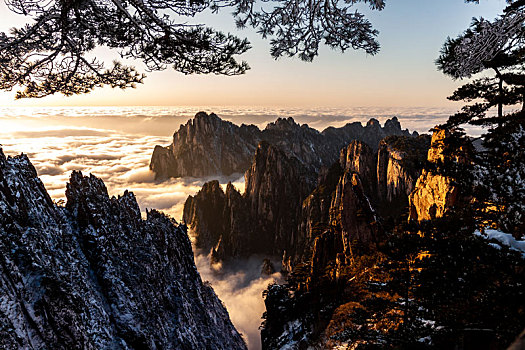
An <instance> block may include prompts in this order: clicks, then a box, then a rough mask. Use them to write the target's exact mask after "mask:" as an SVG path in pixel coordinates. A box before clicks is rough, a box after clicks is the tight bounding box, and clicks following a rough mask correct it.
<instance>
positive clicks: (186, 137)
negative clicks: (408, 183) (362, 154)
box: [150, 112, 410, 179]
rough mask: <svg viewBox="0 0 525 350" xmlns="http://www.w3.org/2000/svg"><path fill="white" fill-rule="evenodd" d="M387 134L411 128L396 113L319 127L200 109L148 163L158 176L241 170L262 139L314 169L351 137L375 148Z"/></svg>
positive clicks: (330, 159) (331, 158)
mask: <svg viewBox="0 0 525 350" xmlns="http://www.w3.org/2000/svg"><path fill="white" fill-rule="evenodd" d="M388 135H404V136H409V135H410V133H409V132H408V131H407V130H402V129H401V126H400V124H399V121H398V120H397V118H396V117H394V118H392V119H389V120H387V121H386V122H385V125H384V127H381V125H380V124H379V122H378V121H377V120H376V119H371V120H370V121H369V122H368V123H367V125H366V126H362V125H361V123H358V122H356V123H350V124H347V125H345V126H343V127H341V128H333V127H329V128H327V129H325V130H324V131H322V132H319V131H317V130H315V129H312V128H310V127H309V126H308V125H306V124H303V125H299V124H297V123H296V122H295V121H294V120H293V119H292V118H286V119H285V118H279V119H277V120H276V121H275V122H274V123H270V124H268V125H267V126H266V128H265V129H264V130H260V129H259V128H257V127H256V126H254V125H244V124H243V125H241V126H237V125H235V124H232V123H231V122H228V121H224V120H222V119H220V118H219V117H218V116H217V115H215V114H213V113H212V114H209V115H208V114H206V113H204V112H199V113H197V114H196V115H195V118H193V119H192V120H189V121H188V122H187V123H186V124H185V125H181V126H180V128H179V130H178V131H177V132H175V133H174V134H173V142H172V144H171V145H169V146H167V147H162V146H156V147H155V149H154V151H153V155H152V157H151V162H150V169H151V170H153V171H154V172H155V174H156V177H157V178H158V179H163V178H168V177H182V176H208V175H230V174H232V173H242V172H245V171H246V170H248V168H249V167H250V164H251V162H252V158H253V154H254V151H255V149H256V148H257V145H258V144H259V142H260V141H267V142H269V143H270V144H272V145H274V146H277V147H279V148H280V149H281V150H283V152H285V153H287V155H288V156H290V157H295V158H297V159H298V160H299V161H300V162H302V163H303V165H304V166H305V167H307V168H308V169H309V170H311V171H314V172H318V171H319V170H320V169H321V167H323V166H330V165H331V164H332V163H333V162H334V161H336V160H337V152H338V151H339V150H340V149H341V148H342V147H343V146H345V145H346V144H348V143H349V142H350V141H352V140H361V141H363V142H364V143H365V144H367V145H368V146H369V147H371V148H372V149H374V150H376V149H377V148H378V145H379V142H380V141H381V140H382V139H383V138H384V137H386V136H388Z"/></svg>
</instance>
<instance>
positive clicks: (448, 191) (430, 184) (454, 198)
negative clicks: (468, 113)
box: [409, 129, 460, 221]
mask: <svg viewBox="0 0 525 350" xmlns="http://www.w3.org/2000/svg"><path fill="white" fill-rule="evenodd" d="M449 136H450V134H449V132H448V131H447V130H444V129H437V130H435V131H434V133H433V135H432V141H431V146H430V149H429V150H428V157H427V160H428V162H429V163H431V164H434V165H435V164H438V163H440V162H443V161H445V160H446V156H445V154H444V146H443V145H444V143H443V142H444V140H445V139H446V138H447V137H449ZM456 160H458V159H456ZM459 200H460V198H459V189H458V187H457V186H456V185H455V184H454V181H452V180H451V178H450V177H448V176H445V175H443V174H440V173H438V172H436V171H432V170H427V169H424V170H423V172H422V173H421V176H420V177H419V178H418V179H417V182H416V185H415V189H414V191H413V192H412V193H411V194H410V196H409V202H410V214H409V219H410V220H416V221H423V220H433V219H436V218H441V217H443V215H445V213H446V212H447V211H448V210H450V209H451V208H453V207H454V206H455V205H457V204H458V202H459Z"/></svg>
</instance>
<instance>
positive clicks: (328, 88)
mask: <svg viewBox="0 0 525 350" xmlns="http://www.w3.org/2000/svg"><path fill="white" fill-rule="evenodd" d="M504 4H505V1H504V0H492V1H488V2H485V3H482V4H480V5H474V4H464V3H463V1H462V0H443V1H435V0H417V1H416V0H397V1H387V6H386V8H385V10H384V11H382V12H380V13H371V14H370V18H371V21H372V23H373V24H374V25H375V27H376V28H377V29H379V30H380V32H381V33H380V35H379V37H378V39H379V41H380V43H381V45H382V49H381V51H380V52H379V54H378V55H376V56H369V55H366V54H364V53H361V52H355V51H348V52H347V53H345V54H340V53H337V52H334V51H331V50H329V49H326V48H323V49H322V50H321V53H320V56H319V57H318V58H317V59H316V60H315V61H314V62H313V63H304V62H301V61H299V60H297V59H288V58H283V59H280V60H277V61H275V60H273V59H272V58H271V57H270V55H269V46H268V44H267V42H265V41H262V40H261V39H260V38H259V37H258V36H257V34H256V33H254V32H253V31H251V30H243V31H238V30H236V29H235V28H234V26H233V23H232V22H233V21H232V19H231V17H230V16H229V15H228V14H227V13H223V14H221V15H218V16H203V21H205V22H206V23H207V24H209V25H210V26H213V27H215V28H221V29H223V30H225V31H233V32H235V33H236V34H237V35H239V36H241V37H248V39H249V40H250V41H251V42H252V44H253V49H252V50H250V51H249V52H248V53H247V54H245V55H244V56H242V59H244V60H246V61H248V63H249V64H250V66H251V67H252V69H251V70H250V71H248V73H247V74H246V75H243V76H237V77H224V76H215V75H199V76H198V75H194V76H184V75H182V74H180V73H177V72H175V71H173V70H172V69H168V70H166V71H162V72H150V73H147V75H148V77H147V78H146V80H145V84H143V85H139V86H138V87H137V88H136V89H128V90H125V91H121V90H114V89H110V88H104V89H99V90H96V91H95V92H93V93H91V94H88V95H81V96H74V97H69V98H66V97H63V96H62V95H57V96H51V97H47V98H44V99H38V100H23V101H15V100H14V99H13V96H14V92H0V105H2V106H4V107H10V106H139V105H140V106H178V105H184V106H192V105H199V106H203V105H208V106H209V105H214V106H282V107H291V106H308V107H315V106H318V107H326V106H331V107H347V106H375V107H378V106H379V107H381V106H392V107H398V106H399V107H401V106H403V107H411V106H424V107H425V106H432V107H436V106H443V107H454V106H456V105H455V104H453V103H452V102H449V101H447V100H446V96H448V95H450V94H451V92H452V91H453V90H454V89H455V88H456V87H457V86H459V85H460V82H454V81H452V80H450V79H449V78H448V77H445V76H444V75H443V74H442V73H440V72H438V71H437V70H436V67H435V65H434V60H435V59H436V58H437V56H438V54H439V49H440V48H441V46H442V44H443V42H444V40H445V39H446V37H447V36H455V35H457V34H458V33H460V32H461V31H462V30H464V29H465V28H466V27H467V26H468V24H469V23H470V20H471V18H472V17H473V16H479V15H484V16H486V17H487V18H493V17H495V16H496V15H497V14H498V13H499V12H500V10H501V8H503V7H504ZM0 15H1V21H0V30H1V31H6V30H8V28H9V27H11V26H13V25H20V23H22V21H23V20H21V19H20V18H17V17H15V16H14V15H12V14H11V13H10V12H9V11H8V10H7V9H6V7H5V5H4V3H3V2H2V3H1V4H0ZM96 54H97V56H98V57H101V58H104V59H107V60H111V59H113V58H115V56H114V54H112V53H111V52H109V51H106V50H103V49H99V50H98V51H97V52H96ZM127 63H131V64H134V65H136V66H137V67H138V68H139V69H142V68H143V67H142V65H141V64H140V62H127Z"/></svg>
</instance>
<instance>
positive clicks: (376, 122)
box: [366, 118, 381, 127]
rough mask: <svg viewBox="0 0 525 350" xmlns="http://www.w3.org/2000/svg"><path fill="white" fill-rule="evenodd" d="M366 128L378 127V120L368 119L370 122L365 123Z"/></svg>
mask: <svg viewBox="0 0 525 350" xmlns="http://www.w3.org/2000/svg"><path fill="white" fill-rule="evenodd" d="M366 126H370V127H378V126H379V127H380V126H381V124H380V123H379V120H377V119H376V118H370V120H369V121H368V122H367V123H366Z"/></svg>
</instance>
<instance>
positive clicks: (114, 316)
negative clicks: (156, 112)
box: [0, 150, 246, 349]
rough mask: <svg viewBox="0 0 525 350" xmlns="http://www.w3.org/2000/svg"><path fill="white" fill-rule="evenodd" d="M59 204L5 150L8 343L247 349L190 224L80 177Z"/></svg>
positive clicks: (1, 181)
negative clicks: (200, 258)
mask: <svg viewBox="0 0 525 350" xmlns="http://www.w3.org/2000/svg"><path fill="white" fill-rule="evenodd" d="M66 196H67V204H66V206H65V207H60V206H57V205H55V204H54V203H53V201H52V200H51V198H50V197H49V195H48V194H47V192H46V190H45V188H44V186H43V184H42V182H41V181H40V180H39V179H38V177H37V174H36V171H35V169H34V167H33V166H32V165H31V163H30V161H29V160H28V158H27V157H26V156H24V155H22V156H17V157H14V158H6V157H5V156H4V154H3V153H2V152H1V150H0V252H1V254H0V262H1V264H0V276H1V279H0V347H1V348H5V349H51V348H52V349H244V348H246V346H245V344H244V342H243V340H242V338H241V336H240V335H239V333H238V332H237V331H236V330H235V328H234V327H233V325H232V323H231V322H230V319H229V316H228V313H227V311H226V309H225V308H224V306H223V305H222V303H221V302H220V300H219V299H218V298H217V296H216V295H215V293H214V292H213V290H212V289H211V287H210V286H209V285H207V284H204V283H202V281H201V278H200V276H199V274H198V272H197V269H196V267H195V263H194V260H193V254H192V249H191V245H190V241H189V239H188V236H187V234H186V231H185V228H184V227H183V226H178V225H177V224H176V223H175V222H174V221H173V220H172V219H169V218H168V217H166V216H164V215H163V214H161V213H159V212H157V211H150V212H148V213H147V219H145V220H144V219H142V218H141V214H140V210H139V207H138V205H137V202H136V200H135V197H134V196H133V194H132V193H129V192H125V193H124V194H123V195H122V196H120V197H118V198H115V197H112V198H110V197H109V196H108V193H107V190H106V187H105V186H104V183H103V182H102V181H101V180H100V179H98V178H96V177H94V176H89V177H86V176H83V175H82V174H81V173H80V172H73V174H72V175H71V179H70V182H69V184H68V185H67V191H66Z"/></svg>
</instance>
